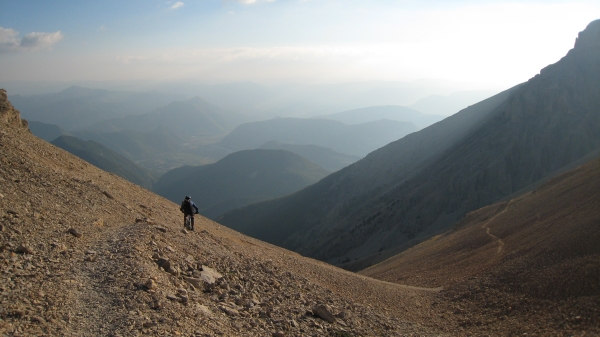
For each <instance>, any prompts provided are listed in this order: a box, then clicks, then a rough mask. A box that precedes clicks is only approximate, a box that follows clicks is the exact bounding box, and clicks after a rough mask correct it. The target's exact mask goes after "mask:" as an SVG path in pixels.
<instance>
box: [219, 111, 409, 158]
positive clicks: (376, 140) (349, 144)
mask: <svg viewBox="0 0 600 337" xmlns="http://www.w3.org/2000/svg"><path fill="white" fill-rule="evenodd" d="M415 130H416V127H415V126H414V124H412V123H407V122H397V121H389V120H380V121H375V122H369V123H363V124H358V125H346V124H344V123H342V122H338V121H331V120H326V119H302V118H275V119H271V120H268V121H260V122H252V123H245V124H242V125H240V126H238V127H237V128H235V130H233V131H232V132H231V133H230V134H228V135H227V136H226V137H225V138H223V139H222V140H221V141H220V142H219V143H218V144H217V145H219V146H221V147H224V148H227V149H230V150H233V151H239V150H248V149H255V148H258V147H260V146H261V145H263V144H264V143H266V142H268V141H273V140H275V141H279V142H282V143H287V144H297V145H308V144H312V145H319V146H323V147H328V148H331V149H333V150H334V151H337V152H341V153H346V154H350V155H355V156H364V155H366V154H367V153H369V152H371V151H373V150H375V149H378V148H380V147H381V146H384V145H385V144H387V143H389V142H391V141H394V140H397V139H400V138H402V137H404V136H405V135H407V134H409V133H411V132H413V131H415Z"/></svg>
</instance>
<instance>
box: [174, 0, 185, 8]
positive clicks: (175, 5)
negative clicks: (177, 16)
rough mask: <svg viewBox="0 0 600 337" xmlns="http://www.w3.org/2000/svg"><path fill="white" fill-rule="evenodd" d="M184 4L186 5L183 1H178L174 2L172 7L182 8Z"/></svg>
mask: <svg viewBox="0 0 600 337" xmlns="http://www.w3.org/2000/svg"><path fill="white" fill-rule="evenodd" d="M183 6H184V3H183V2H181V1H177V2H176V3H174V4H173V6H171V9H177V8H180V7H183Z"/></svg>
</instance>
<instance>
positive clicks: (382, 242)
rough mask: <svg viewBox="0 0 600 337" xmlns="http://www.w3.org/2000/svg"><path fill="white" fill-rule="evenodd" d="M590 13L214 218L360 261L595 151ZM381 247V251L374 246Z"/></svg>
mask: <svg viewBox="0 0 600 337" xmlns="http://www.w3.org/2000/svg"><path fill="white" fill-rule="evenodd" d="M598 92H600V21H594V22H592V23H591V24H590V25H589V26H588V27H587V28H586V30H585V31H583V32H581V33H580V34H579V37H578V39H577V42H576V44H575V47H574V48H573V49H572V50H570V51H569V53H568V54H567V55H566V56H565V57H564V58H562V59H561V60H560V61H559V62H557V63H555V64H553V65H550V66H548V67H546V68H544V69H542V71H541V72H540V74H539V75H536V76H535V77H534V78H532V79H530V80H529V81H528V82H526V83H523V84H521V85H518V86H516V87H514V88H512V89H509V90H507V91H505V92H502V93H500V94H497V95H495V96H493V97H491V98H489V99H486V100H484V101H482V102H480V103H478V104H475V105H472V106H471V107H469V108H466V109H464V110H462V111H461V112H459V113H457V114H455V115H453V116H451V117H448V118H446V119H444V120H443V121H441V122H438V123H436V124H434V125H432V126H430V127H428V128H425V129H423V130H421V131H419V132H415V133H413V134H410V135H408V136H406V137H404V138H402V139H400V140H398V141H396V142H393V143H391V144H389V145H387V146H385V147H383V148H381V149H379V150H377V151H374V152H372V153H370V154H369V155H368V156H367V157H365V158H364V159H363V160H361V161H359V162H357V163H355V164H353V165H350V166H349V167H346V168H344V169H342V170H341V171H338V172H336V173H334V174H332V175H330V176H328V177H326V178H325V179H323V180H321V181H320V182H319V183H317V184H315V185H311V186H309V187H307V188H305V189H304V190H302V191H299V192H298V193H295V194H294V195H291V196H288V197H285V198H280V199H276V200H272V201H267V202H263V203H260V204H256V205H251V206H248V207H245V208H242V209H239V210H235V211H232V212H229V213H227V214H225V215H224V216H223V217H221V218H220V219H219V221H220V222H221V223H222V224H224V225H227V226H230V227H232V228H234V229H236V230H240V231H242V232H243V233H246V234H249V235H251V236H255V237H257V238H260V239H262V240H265V241H268V242H271V243H274V244H277V245H280V246H283V247H287V248H289V249H292V250H295V251H297V252H299V253H301V254H305V255H308V256H311V257H315V258H318V259H322V260H325V261H329V262H333V263H338V264H341V263H342V262H344V261H355V260H358V261H359V262H360V261H363V264H362V265H360V264H354V266H353V268H358V269H361V268H364V267H366V266H368V265H370V264H372V263H374V262H377V261H380V260H381V259H384V258H386V257H388V256H391V255H393V254H395V253H397V252H399V251H401V250H402V249H405V248H407V247H410V246H412V245H414V244H415V243H418V242H420V241H421V240H424V239H427V238H429V237H431V236H432V235H434V234H436V233H440V232H442V231H445V230H446V229H448V228H449V226H451V225H452V224H453V223H455V222H456V221H457V220H458V219H460V218H462V217H463V216H464V214H466V213H467V212H469V211H471V210H474V209H477V208H479V207H482V206H485V205H488V204H490V203H491V202H495V201H497V200H499V199H500V198H503V197H505V196H507V195H510V194H512V193H514V192H517V191H519V190H522V189H524V188H527V187H528V186H531V185H532V184H534V183H536V182H539V181H541V180H542V179H545V178H547V177H550V176H552V175H553V174H556V172H558V171H560V170H561V169H564V168H565V167H568V166H570V165H573V163H576V162H578V161H581V160H584V159H586V160H589V159H593V158H594V157H597V156H599V155H600V133H599V132H598V130H600V109H599V108H598V107H600V95H598V94H597V93H598ZM380 253H381V254H380Z"/></svg>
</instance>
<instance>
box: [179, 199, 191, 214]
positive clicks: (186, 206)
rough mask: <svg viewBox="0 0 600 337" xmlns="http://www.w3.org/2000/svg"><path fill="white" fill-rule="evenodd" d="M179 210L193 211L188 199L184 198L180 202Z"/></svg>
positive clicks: (182, 211)
mask: <svg viewBox="0 0 600 337" xmlns="http://www.w3.org/2000/svg"><path fill="white" fill-rule="evenodd" d="M179 210H180V211H181V213H188V214H190V213H193V212H192V204H190V201H189V200H184V201H183V202H182V203H181V207H179Z"/></svg>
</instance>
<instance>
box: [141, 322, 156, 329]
mask: <svg viewBox="0 0 600 337" xmlns="http://www.w3.org/2000/svg"><path fill="white" fill-rule="evenodd" d="M142 326H143V327H144V328H146V329H148V328H153V327H155V326H158V323H156V322H146V323H144V324H143V325H142Z"/></svg>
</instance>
